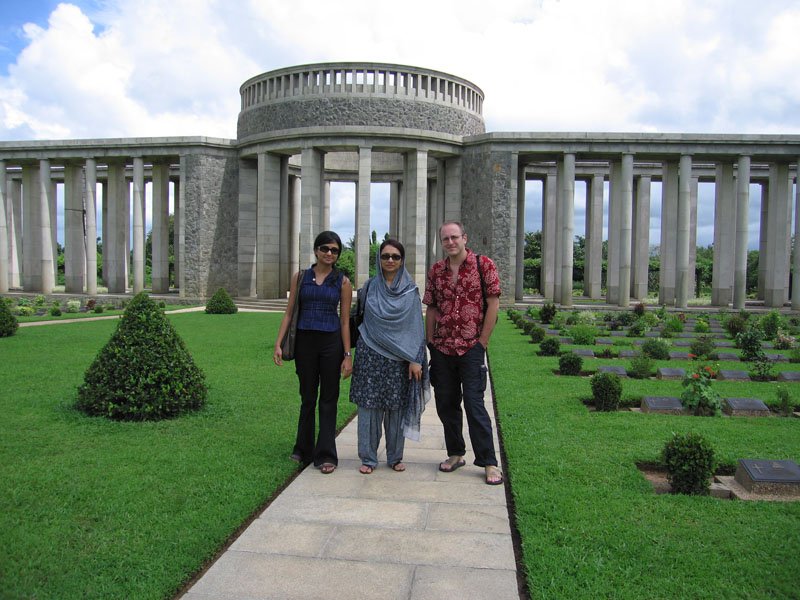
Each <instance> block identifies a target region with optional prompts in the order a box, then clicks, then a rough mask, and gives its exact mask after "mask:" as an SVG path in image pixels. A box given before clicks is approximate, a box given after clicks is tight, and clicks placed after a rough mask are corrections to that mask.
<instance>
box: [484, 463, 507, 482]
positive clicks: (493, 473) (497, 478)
mask: <svg viewBox="0 0 800 600" xmlns="http://www.w3.org/2000/svg"><path fill="white" fill-rule="evenodd" d="M502 483H503V472H502V471H501V470H500V469H498V468H497V467H490V470H489V471H487V473H486V485H500V484H502Z"/></svg>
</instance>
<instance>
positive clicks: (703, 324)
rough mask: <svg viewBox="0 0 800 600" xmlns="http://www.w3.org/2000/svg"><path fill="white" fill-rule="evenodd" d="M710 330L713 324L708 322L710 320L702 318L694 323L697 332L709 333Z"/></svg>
mask: <svg viewBox="0 0 800 600" xmlns="http://www.w3.org/2000/svg"><path fill="white" fill-rule="evenodd" d="M709 331H711V326H710V325H709V324H708V321H704V320H702V319H700V320H698V321H697V322H696V323H695V324H694V332H695V333H708V332H709Z"/></svg>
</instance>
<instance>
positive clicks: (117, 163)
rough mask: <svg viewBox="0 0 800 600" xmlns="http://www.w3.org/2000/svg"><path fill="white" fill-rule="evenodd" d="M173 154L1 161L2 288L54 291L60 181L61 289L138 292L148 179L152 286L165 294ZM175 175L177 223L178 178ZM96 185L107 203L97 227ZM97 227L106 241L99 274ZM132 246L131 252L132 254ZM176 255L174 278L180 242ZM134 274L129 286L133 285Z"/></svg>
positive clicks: (142, 269) (141, 281)
mask: <svg viewBox="0 0 800 600" xmlns="http://www.w3.org/2000/svg"><path fill="white" fill-rule="evenodd" d="M170 181H171V177H170V160H169V158H164V159H154V160H152V161H151V162H148V163H145V159H144V158H143V157H132V158H131V159H125V158H114V159H106V160H104V161H103V162H102V163H101V164H100V166H99V168H98V159H97V158H94V157H90V158H85V159H69V160H59V161H54V160H51V159H49V158H40V159H38V160H30V159H25V160H18V161H16V160H13V159H11V160H8V159H6V160H0V292H7V291H9V289H13V288H21V289H22V290H24V291H31V292H38V293H42V294H49V293H52V292H53V290H54V287H55V284H56V272H57V261H58V253H57V239H56V232H57V226H58V223H57V218H58V217H57V196H58V185H59V184H61V185H63V202H64V203H63V206H64V210H63V220H64V223H63V227H64V238H63V239H64V275H65V280H64V283H65V285H64V291H65V292H66V293H75V294H84V293H85V294H87V295H95V294H97V291H98V283H101V284H103V283H104V284H105V286H106V287H107V289H108V292H109V293H125V292H126V291H128V289H131V290H132V291H133V292H134V293H138V292H139V291H142V290H143V289H144V285H145V240H146V232H145V222H146V215H145V185H146V183H148V182H149V183H151V190H152V211H153V214H152V257H151V258H152V265H151V266H152V270H151V275H152V291H153V293H166V292H168V291H169V288H170V274H169V182H170ZM173 181H174V196H175V199H174V201H175V219H176V223H175V227H176V229H178V227H179V210H178V209H179V207H180V201H179V196H180V183H179V181H178V180H177V179H173ZM98 187H99V189H100V196H101V198H102V204H101V206H100V215H101V218H102V220H101V222H100V223H99V225H100V227H98V221H97V213H98V198H97V196H98ZM98 232H100V233H101V239H102V244H103V255H102V260H103V262H102V281H101V282H98V277H97V271H98V269H97V245H96V240H97V238H98ZM131 253H132V257H131ZM175 254H176V281H177V280H178V274H179V273H178V272H177V268H178V267H177V264H178V263H179V260H178V258H179V249H178V247H177V244H176V247H175ZM130 275H132V285H130V286H129V285H128V283H129V277H130Z"/></svg>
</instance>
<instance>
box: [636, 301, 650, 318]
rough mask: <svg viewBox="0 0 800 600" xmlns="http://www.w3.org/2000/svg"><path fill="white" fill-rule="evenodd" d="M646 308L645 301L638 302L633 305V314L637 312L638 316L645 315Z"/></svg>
mask: <svg viewBox="0 0 800 600" xmlns="http://www.w3.org/2000/svg"><path fill="white" fill-rule="evenodd" d="M646 310H647V308H646V307H645V305H644V302H638V303H637V304H634V306H633V314H635V315H636V316H637V317H641V316H642V315H644V313H645V311H646Z"/></svg>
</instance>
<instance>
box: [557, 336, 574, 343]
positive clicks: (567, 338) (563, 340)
mask: <svg viewBox="0 0 800 600" xmlns="http://www.w3.org/2000/svg"><path fill="white" fill-rule="evenodd" d="M558 341H559V342H561V343H562V344H574V343H575V342H573V341H572V338H571V337H560V338H558Z"/></svg>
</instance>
